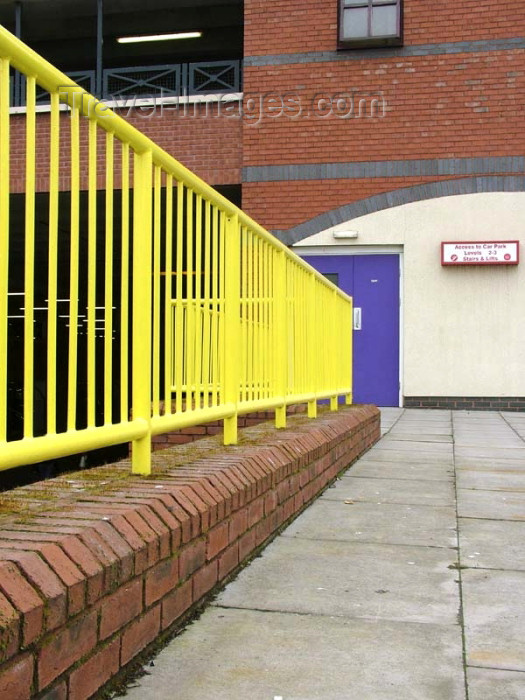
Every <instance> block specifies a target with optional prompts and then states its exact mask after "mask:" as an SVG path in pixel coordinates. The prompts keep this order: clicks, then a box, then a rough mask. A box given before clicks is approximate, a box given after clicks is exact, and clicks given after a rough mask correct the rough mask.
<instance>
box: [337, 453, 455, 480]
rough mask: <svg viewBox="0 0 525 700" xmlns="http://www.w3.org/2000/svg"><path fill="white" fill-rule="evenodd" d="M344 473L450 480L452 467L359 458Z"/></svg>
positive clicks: (390, 477)
mask: <svg viewBox="0 0 525 700" xmlns="http://www.w3.org/2000/svg"><path fill="white" fill-rule="evenodd" d="M373 454H375V453H373ZM373 454H372V456H373ZM346 475H348V476H366V477H369V478H387V479H410V480H412V479H418V480H423V479H424V480H426V481H452V480H453V476H454V469H453V467H452V466H449V465H442V464H441V465H440V464H437V465H436V464H432V465H429V464H427V463H426V462H424V463H421V462H415V463H410V464H406V463H405V464H403V463H401V462H387V461H381V462H379V461H375V460H373V459H367V460H366V461H363V459H360V460H359V461H358V462H356V463H355V464H353V465H352V466H351V467H350V469H349V470H348V471H347V472H346Z"/></svg>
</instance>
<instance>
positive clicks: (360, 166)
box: [243, 156, 525, 182]
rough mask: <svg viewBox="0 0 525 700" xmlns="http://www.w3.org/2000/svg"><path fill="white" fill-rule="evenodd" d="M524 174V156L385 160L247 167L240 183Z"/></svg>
mask: <svg viewBox="0 0 525 700" xmlns="http://www.w3.org/2000/svg"><path fill="white" fill-rule="evenodd" d="M524 170H525V156H502V157H493V158H435V159H427V160H385V161H371V162H362V163H311V164H310V163H304V164H299V165H260V166H248V167H246V168H243V182H284V181H288V180H337V179H352V178H369V177H429V176H430V177H431V176H434V175H481V174H495V173H498V174H502V173H522V172H524Z"/></svg>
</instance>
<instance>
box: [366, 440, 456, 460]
mask: <svg viewBox="0 0 525 700" xmlns="http://www.w3.org/2000/svg"><path fill="white" fill-rule="evenodd" d="M372 449H373V451H374V454H375V453H377V452H383V451H393V452H403V453H405V452H406V453H410V454H416V455H418V457H420V456H421V455H425V457H426V456H427V455H428V456H429V457H431V458H432V459H438V460H439V459H441V456H442V455H446V456H447V457H452V454H453V446H452V443H443V442H437V441H435V442H434V441H432V442H424V441H415V440H395V439H394V436H392V437H391V436H390V435H387V436H385V437H384V438H383V439H382V440H381V442H379V443H377V445H376V446H375V447H374V448H372Z"/></svg>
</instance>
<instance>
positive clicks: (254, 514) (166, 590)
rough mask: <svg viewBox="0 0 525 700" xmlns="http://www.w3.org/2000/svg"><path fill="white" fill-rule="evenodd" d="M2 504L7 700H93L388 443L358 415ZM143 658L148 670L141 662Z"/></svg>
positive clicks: (193, 449) (169, 455)
mask: <svg viewBox="0 0 525 700" xmlns="http://www.w3.org/2000/svg"><path fill="white" fill-rule="evenodd" d="M289 426H290V427H289V428H288V429H286V430H284V431H276V430H275V429H274V428H273V426H271V425H270V424H268V423H264V424H261V425H257V426H254V427H251V428H247V429H245V430H244V431H242V434H241V440H240V444H239V445H238V446H232V447H227V448H225V447H223V446H222V445H221V444H220V438H219V437H207V438H204V439H202V440H200V441H198V442H194V443H191V444H188V445H182V446H178V447H176V448H173V447H172V448H169V449H165V450H161V451H159V452H156V453H154V455H153V474H152V476H151V477H147V478H139V477H137V476H134V475H132V474H131V473H130V463H129V461H126V460H125V461H122V462H119V463H117V464H112V465H107V466H104V467H98V468H95V469H91V470H88V471H84V472H76V473H73V474H66V475H62V476H60V477H57V478H55V479H50V480H48V481H46V482H39V483H36V484H32V485H29V486H25V487H22V488H19V489H15V490H13V491H10V492H8V493H7V494H4V495H2V496H1V497H0V700H13V699H14V698H16V699H17V700H24V698H31V697H36V698H42V699H43V698H48V699H49V698H53V699H57V700H58V699H59V698H71V699H74V700H81V699H84V698H89V697H91V696H92V695H93V694H94V693H95V692H97V691H98V690H99V689H100V688H101V687H102V686H104V685H105V684H106V683H108V681H110V679H112V678H113V677H114V676H116V675H117V674H119V673H121V672H123V671H122V670H123V669H125V668H126V667H128V668H129V664H130V663H131V662H133V660H134V659H135V661H136V660H137V658H139V659H140V654H142V653H144V650H147V649H148V648H149V647H151V645H153V644H154V643H155V642H156V641H158V639H159V637H162V636H163V635H167V634H169V633H171V632H172V630H173V628H176V627H177V626H180V624H181V622H182V620H183V619H184V616H185V615H187V614H190V613H191V612H192V610H194V609H195V607H196V606H197V605H199V604H202V601H203V600H204V599H205V598H206V596H207V595H209V594H210V592H212V591H213V590H214V589H215V588H216V587H217V586H218V585H219V584H220V583H221V582H224V581H225V580H226V579H227V577H228V576H230V575H231V574H232V572H234V571H235V570H236V569H238V567H239V566H240V565H241V564H242V562H243V561H245V560H246V559H247V558H249V557H250V556H251V555H252V554H253V553H254V552H255V551H256V550H257V549H258V548H260V547H261V546H262V545H263V544H264V543H265V542H266V541H267V540H269V538H271V537H272V536H273V535H274V534H275V533H276V532H277V531H278V530H279V528H280V527H281V526H282V525H283V524H284V523H286V522H287V521H289V520H290V519H291V518H292V517H293V516H294V515H295V514H296V513H298V512H299V511H300V510H301V509H302V508H303V507H304V506H305V504H307V503H308V502H310V501H311V500H312V499H313V498H315V496H316V495H317V494H318V493H319V492H320V491H322V490H323V489H324V488H325V487H326V486H327V485H328V484H329V483H330V482H331V481H332V480H333V479H334V478H335V477H336V476H337V474H338V473H339V472H341V471H342V470H344V469H345V468H347V467H348V466H349V465H350V464H351V463H352V462H353V461H354V460H355V459H356V458H357V457H359V455H361V454H362V453H363V452H364V451H365V450H366V449H368V448H369V447H370V446H371V445H372V444H373V443H374V442H375V441H376V440H377V439H378V438H379V433H380V431H379V411H378V409H377V408H375V407H372V406H352V407H349V408H344V409H342V410H340V411H338V412H336V413H331V412H329V411H323V412H322V413H321V414H320V416H319V418H318V419H317V420H315V421H312V420H309V419H307V418H305V417H304V416H300V415H298V416H293V417H292V418H290V419H289ZM137 655H139V656H137Z"/></svg>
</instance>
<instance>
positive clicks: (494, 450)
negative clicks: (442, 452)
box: [456, 444, 525, 464]
mask: <svg viewBox="0 0 525 700" xmlns="http://www.w3.org/2000/svg"><path fill="white" fill-rule="evenodd" d="M456 456H457V457H481V458H482V459H498V460H499V459H505V460H507V459H508V460H509V461H511V462H514V461H519V462H520V463H521V464H525V446H523V444H522V445H521V446H519V447H484V446H482V445H478V446H469V447H462V446H461V445H458V446H456Z"/></svg>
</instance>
